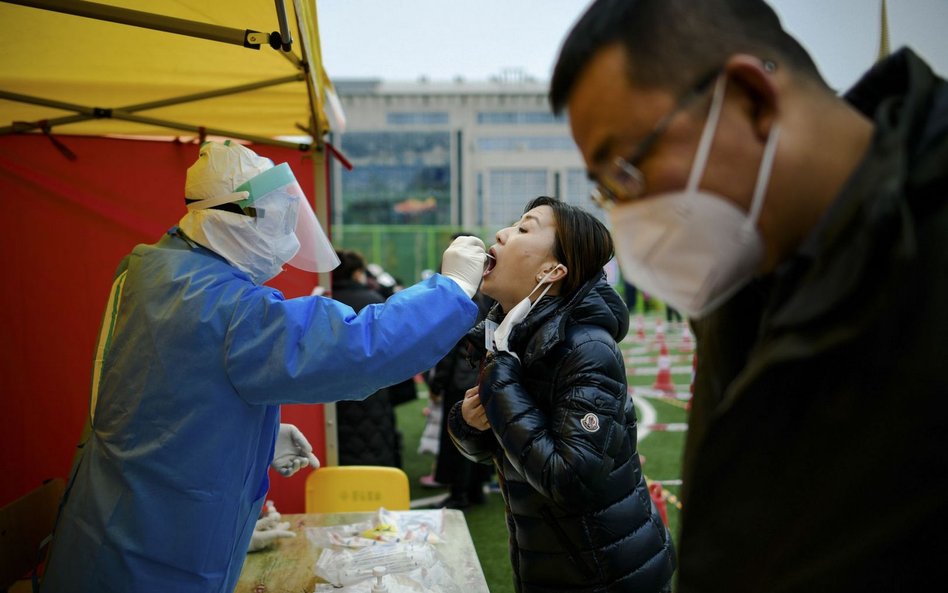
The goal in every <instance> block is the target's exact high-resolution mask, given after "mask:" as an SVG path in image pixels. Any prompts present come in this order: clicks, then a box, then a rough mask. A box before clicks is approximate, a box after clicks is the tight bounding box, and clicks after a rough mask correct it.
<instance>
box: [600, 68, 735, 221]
mask: <svg viewBox="0 0 948 593" xmlns="http://www.w3.org/2000/svg"><path fill="white" fill-rule="evenodd" d="M719 73H720V70H714V71H713V72H711V73H710V74H708V75H706V76H704V77H703V78H702V79H701V80H700V81H698V84H696V85H695V86H694V87H692V89H691V90H690V91H688V92H687V93H685V94H684V95H683V96H682V97H681V98H680V99H679V100H678V102H677V103H676V104H675V106H674V107H673V108H672V110H671V112H669V113H668V114H667V115H666V116H665V117H663V118H662V119H660V120H659V121H658V123H657V124H655V127H654V128H652V131H651V132H649V133H648V134H647V135H646V136H645V138H643V139H642V141H641V142H640V143H639V145H638V146H636V147H635V150H634V151H633V152H632V154H631V156H630V157H629V158H627V159H625V158H622V157H616V158H615V160H613V161H612V162H611V163H610V164H609V168H608V169H606V170H605V171H603V172H602V173H601V174H599V175H598V176H597V179H596V187H594V188H593V190H592V192H590V195H589V197H590V198H592V201H593V202H595V203H596V205H597V206H599V207H600V208H603V209H606V210H608V209H610V208H612V206H614V205H615V204H616V203H618V202H627V201H629V200H634V199H636V198H639V197H641V196H642V195H643V194H644V193H645V176H644V175H642V171H641V170H639V168H638V167H637V166H636V163H638V162H639V161H641V160H642V158H643V157H645V155H646V154H648V151H649V150H651V149H652V146H653V145H654V144H655V141H656V140H658V139H659V137H661V135H662V134H664V133H665V130H667V129H668V126H669V125H670V124H671V122H672V120H673V119H674V118H675V116H676V115H678V114H679V113H681V112H682V111H684V110H685V109H687V108H688V107H689V106H691V104H692V103H694V102H695V100H697V99H698V98H699V97H700V96H701V95H703V94H704V92H705V91H706V90H707V89H708V87H710V86H711V83H712V82H714V81H715V80H716V79H717V77H718V74H719Z"/></svg>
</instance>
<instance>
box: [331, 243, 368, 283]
mask: <svg viewBox="0 0 948 593" xmlns="http://www.w3.org/2000/svg"><path fill="white" fill-rule="evenodd" d="M336 256H337V257H338V258H339V265H338V266H337V267H336V268H335V269H334V270H333V271H332V281H333V282H338V281H340V280H352V275H353V274H355V273H356V272H358V271H359V270H364V269H365V258H364V257H362V254H361V253H359V252H358V251H350V250H348V249H341V250H340V249H337V250H336Z"/></svg>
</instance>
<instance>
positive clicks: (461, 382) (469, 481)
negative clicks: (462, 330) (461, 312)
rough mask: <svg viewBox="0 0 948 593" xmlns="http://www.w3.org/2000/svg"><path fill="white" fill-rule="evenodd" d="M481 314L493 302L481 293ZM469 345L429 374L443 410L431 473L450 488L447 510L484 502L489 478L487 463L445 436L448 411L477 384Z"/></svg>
mask: <svg viewBox="0 0 948 593" xmlns="http://www.w3.org/2000/svg"><path fill="white" fill-rule="evenodd" d="M474 302H475V303H477V306H478V309H479V310H480V313H478V322H480V321H482V320H483V319H484V318H485V317H486V316H487V312H488V311H489V310H490V308H491V306H492V305H493V304H494V301H493V299H491V298H489V297H487V296H484V295H483V294H481V293H478V294H476V295H474ZM470 354H471V351H470V345H469V343H468V341H467V340H466V339H462V340H461V341H460V342H458V345H457V346H455V347H454V349H453V350H452V351H451V352H449V353H448V355H447V356H445V357H444V358H443V359H441V362H439V363H438V364H437V365H435V367H434V368H433V369H432V370H431V373H429V375H428V388H429V389H430V390H431V394H432V395H433V396H434V397H435V398H439V399H440V405H441V406H442V410H444V412H443V413H442V415H441V433H440V437H439V441H440V446H439V447H438V456H437V460H436V461H435V469H434V472H433V474H432V476H433V478H434V481H435V482H436V483H438V484H445V485H448V486H449V487H450V494H449V495H448V498H447V499H445V500H444V501H443V502H442V503H440V505H441V506H444V507H446V508H449V509H464V508H467V507H469V506H470V505H474V504H481V503H483V502H484V501H485V495H484V490H483V488H484V484H485V483H486V482H487V481H488V480H489V479H490V475H491V468H490V466H489V465H485V464H482V463H475V462H473V461H471V460H469V459H467V458H466V457H464V456H463V455H461V453H460V452H459V451H458V449H457V447H455V446H454V445H452V444H451V437H450V436H449V435H448V416H449V414H448V412H450V410H451V408H453V407H454V405H455V404H457V403H458V402H460V401H461V400H463V399H464V394H465V392H467V390H468V389H470V388H471V387H473V386H475V385H477V374H478V367H477V365H476V364H472V362H471V361H470V360H469V359H470Z"/></svg>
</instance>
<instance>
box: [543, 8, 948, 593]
mask: <svg viewBox="0 0 948 593" xmlns="http://www.w3.org/2000/svg"><path fill="white" fill-rule="evenodd" d="M550 98H551V102H552V104H553V107H554V109H555V110H556V111H557V112H560V111H563V110H564V109H565V110H566V111H567V112H568V117H569V121H570V125H571V127H572V132H573V137H574V138H575V139H576V142H577V145H578V146H579V148H580V151H581V152H582V154H583V156H584V158H585V160H586V165H587V168H588V171H589V175H590V178H591V179H593V180H595V181H596V182H597V183H598V188H597V190H596V191H597V195H598V197H599V198H600V199H601V201H602V202H603V203H604V204H606V205H607V206H608V207H609V210H608V215H609V218H610V220H611V222H612V228H613V234H614V237H615V241H616V246H617V257H618V260H619V264H620V266H621V267H622V268H623V270H628V271H629V272H630V274H628V275H629V277H630V278H631V280H632V281H633V282H636V283H637V284H638V285H639V287H640V288H644V289H646V290H650V291H652V292H654V294H655V296H656V297H657V298H659V299H662V300H664V301H666V302H669V303H671V304H672V305H673V306H674V307H675V308H676V309H678V310H680V311H681V312H682V313H683V314H684V315H686V316H687V317H688V318H689V319H690V320H691V321H692V323H693V325H694V330H695V336H696V338H697V344H698V352H697V374H696V379H695V392H694V399H693V405H692V409H691V416H690V419H689V426H688V435H687V440H686V444H685V453H684V463H683V468H682V471H683V475H682V479H683V486H682V503H683V508H682V514H681V520H680V526H681V534H680V537H679V540H678V543H679V552H680V565H679V573H678V574H679V583H678V591H679V592H680V593H696V592H700V593H709V592H717V591H720V592H722V593H725V592H726V593H765V592H776V591H780V592H781V593H797V592H798V593H811V592H814V591H833V592H834V593H844V592H853V593H856V592H859V593H864V592H867V591H885V592H892V591H934V590H941V589H942V588H943V587H944V586H945V580H946V569H945V562H944V559H945V553H944V550H945V549H946V547H948V503H946V501H948V455H945V450H946V445H948V375H946V374H945V371H944V359H945V353H946V352H948V315H946V314H945V303H946V302H948V84H946V81H945V80H944V79H943V78H941V77H939V76H937V75H935V73H934V72H932V69H931V68H930V67H929V66H928V65H927V64H926V63H925V62H924V61H923V60H922V59H921V58H920V57H919V56H917V55H916V54H915V53H913V52H912V51H911V50H909V49H902V50H900V51H898V52H897V53H895V54H893V55H891V56H888V57H887V58H885V59H883V60H881V61H880V62H878V63H877V64H876V65H875V66H874V67H873V68H872V69H871V70H870V71H869V72H867V73H866V74H865V75H864V76H863V77H862V79H861V80H860V81H859V82H857V83H856V85H855V87H853V88H852V89H851V90H849V91H848V92H847V93H846V94H845V95H844V96H840V95H838V94H837V93H836V91H835V90H834V89H831V88H829V87H828V85H827V84H826V82H825V81H824V80H823V78H822V76H821V75H820V73H819V70H818V68H817V66H816V64H815V63H814V62H813V60H812V58H811V57H810V56H809V54H808V53H807V52H806V50H805V49H804V48H803V47H802V46H801V45H800V44H799V43H798V42H797V41H796V40H795V39H794V38H793V37H792V36H791V35H789V34H788V33H787V31H786V30H784V28H783V27H782V26H781V24H780V21H779V19H778V17H777V15H776V14H775V13H774V11H773V10H772V9H771V8H770V7H769V6H768V5H767V4H766V3H764V2H762V1H760V0H700V1H693V0H691V1H688V0H622V1H619V0H599V1H597V2H594V3H593V4H592V5H591V7H590V8H589V9H588V11H587V12H586V14H585V15H583V16H582V17H581V18H580V20H579V21H578V23H577V24H576V26H575V27H574V29H573V30H572V31H571V32H570V34H569V36H568V38H567V40H566V41H565V42H564V44H563V49H562V51H561V54H560V57H559V58H558V61H557V65H556V67H555V69H554V73H553V79H552V83H551V92H550ZM778 131H779V134H778ZM709 209H713V210H714V212H716V213H717V214H719V215H720V216H707V214H708V212H709ZM646 235H647V236H646ZM734 239H739V241H735V240H734ZM636 276H638V277H636Z"/></svg>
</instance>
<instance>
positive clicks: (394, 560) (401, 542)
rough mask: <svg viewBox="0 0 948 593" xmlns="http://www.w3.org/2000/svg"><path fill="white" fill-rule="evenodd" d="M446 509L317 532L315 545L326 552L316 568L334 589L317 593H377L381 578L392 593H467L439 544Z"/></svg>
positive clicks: (311, 532)
mask: <svg viewBox="0 0 948 593" xmlns="http://www.w3.org/2000/svg"><path fill="white" fill-rule="evenodd" d="M443 526H444V513H443V511H442V510H440V509H439V510H433V511H429V512H417V511H415V512H412V513H400V512H397V511H388V510H385V509H380V510H379V512H378V515H377V516H376V517H375V518H374V519H373V520H371V521H363V522H360V523H354V524H349V525H334V526H327V527H311V528H308V529H307V530H306V535H307V537H308V538H309V540H310V541H311V542H312V543H313V544H314V545H316V546H319V547H320V548H322V552H321V553H320V555H319V558H318V559H317V561H316V565H315V566H314V572H315V574H316V576H318V577H319V578H321V579H322V580H324V581H327V583H328V584H320V585H317V586H316V589H315V591H316V592H318V593H321V592H323V591H327V592H328V591H336V592H339V591H340V588H341V590H342V591H345V592H347V593H349V592H351V593H371V591H372V586H373V583H375V582H376V580H377V578H378V577H377V576H376V575H373V571H375V572H376V573H378V572H379V571H381V572H382V574H383V575H384V576H382V577H381V579H382V581H381V582H382V584H384V586H385V589H387V591H388V592H389V593H463V592H462V591H461V589H460V587H459V586H458V585H457V584H456V583H455V579H454V576H453V575H452V574H451V573H450V571H448V569H447V563H446V562H445V561H444V558H443V557H442V555H441V553H440V552H439V551H438V549H437V546H436V545H434V544H436V543H442V542H443V540H442V539H441V536H440V534H441V531H442V529H443Z"/></svg>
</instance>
